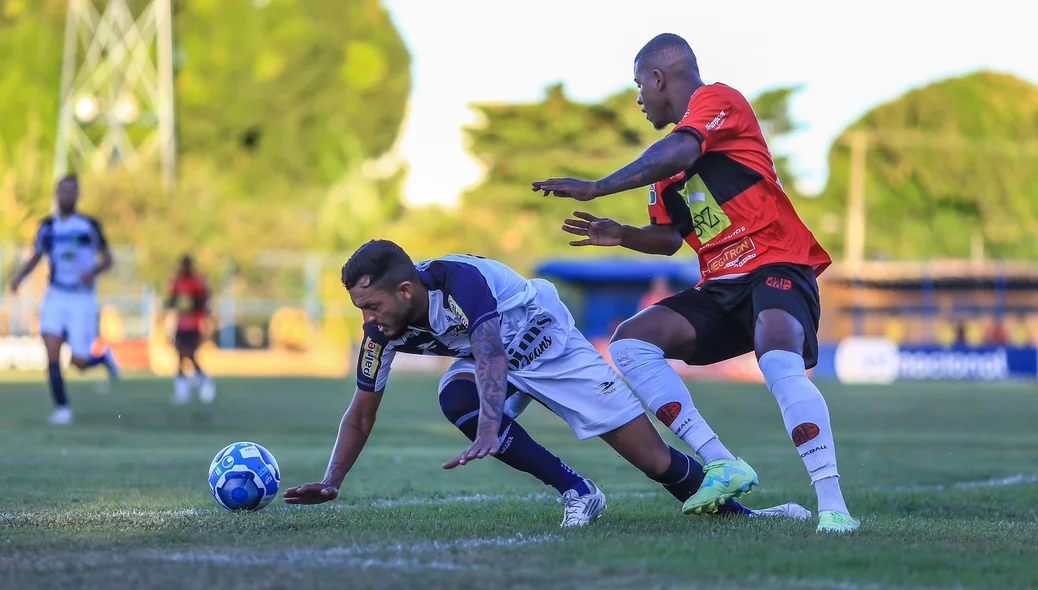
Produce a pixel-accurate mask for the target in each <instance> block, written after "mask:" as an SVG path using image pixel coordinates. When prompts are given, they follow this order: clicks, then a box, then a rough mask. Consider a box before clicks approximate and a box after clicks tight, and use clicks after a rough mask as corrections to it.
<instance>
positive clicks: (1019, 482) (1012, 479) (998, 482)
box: [877, 473, 1038, 492]
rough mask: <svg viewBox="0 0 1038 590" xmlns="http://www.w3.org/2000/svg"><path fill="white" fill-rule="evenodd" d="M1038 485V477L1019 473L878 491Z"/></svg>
mask: <svg viewBox="0 0 1038 590" xmlns="http://www.w3.org/2000/svg"><path fill="white" fill-rule="evenodd" d="M1036 483H1038V475H1024V474H1023V473H1018V474H1016V475H1010V476H1009V477H998V478H993V479H984V480H980V481H959V482H954V483H948V484H940V483H939V484H933V485H925V486H904V487H896V488H885V489H884V488H879V489H877V491H894V492H944V491H948V490H973V489H977V488H1005V487H1009V486H1026V485H1032V484H1036Z"/></svg>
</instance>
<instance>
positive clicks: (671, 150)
mask: <svg viewBox="0 0 1038 590" xmlns="http://www.w3.org/2000/svg"><path fill="white" fill-rule="evenodd" d="M701 153H702V146H701V144H700V143H699V140H698V139H696V137H695V136H693V135H691V134H689V133H672V134H670V135H668V136H667V137H664V138H663V139H661V140H659V141H657V142H656V143H654V144H652V145H651V146H649V149H647V150H645V152H644V153H642V155H641V156H639V157H638V159H637V160H635V161H633V162H631V163H630V164H628V165H626V166H624V167H623V168H621V169H620V170H617V171H616V172H614V173H612V174H610V175H609V176H606V177H605V178H602V179H600V180H596V181H593V182H592V181H587V180H577V179H574V178H551V179H548V180H544V181H538V182H534V183H533V190H535V191H544V195H545V196H548V194H549V193H550V194H553V195H555V196H556V197H568V198H571V199H576V200H578V201H590V200H592V199H597V198H598V197H604V196H606V195H611V194H614V193H622V192H624V191H626V190H631V189H634V188H638V187H641V186H648V185H650V184H652V183H654V182H659V181H661V180H665V179H667V178H670V177H671V176H674V175H675V174H677V173H679V172H683V171H685V170H688V169H689V168H691V167H692V165H693V164H695V163H696V160H697V159H699V156H700V154H701Z"/></svg>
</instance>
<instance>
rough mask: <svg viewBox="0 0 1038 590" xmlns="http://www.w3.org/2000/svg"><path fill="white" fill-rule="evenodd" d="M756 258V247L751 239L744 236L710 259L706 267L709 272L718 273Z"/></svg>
mask: <svg viewBox="0 0 1038 590" xmlns="http://www.w3.org/2000/svg"><path fill="white" fill-rule="evenodd" d="M756 257H757V245H756V244H754V243H753V238H751V237H749V236H746V237H745V238H743V239H741V240H739V241H738V242H735V243H734V244H732V245H731V246H728V247H727V248H725V249H724V250H722V251H721V253H720V254H718V255H717V256H714V257H713V258H711V259H710V261H709V262H707V264H706V267H707V269H709V271H710V272H718V271H721V270H724V269H726V268H734V267H739V266H742V265H744V264H746V263H747V262H748V261H750V260H753V259H754V258H756Z"/></svg>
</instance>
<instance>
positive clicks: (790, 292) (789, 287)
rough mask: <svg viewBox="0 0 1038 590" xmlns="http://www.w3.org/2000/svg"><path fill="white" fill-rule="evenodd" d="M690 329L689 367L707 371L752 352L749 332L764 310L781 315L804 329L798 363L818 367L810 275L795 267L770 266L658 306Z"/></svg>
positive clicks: (814, 286)
mask: <svg viewBox="0 0 1038 590" xmlns="http://www.w3.org/2000/svg"><path fill="white" fill-rule="evenodd" d="M657 305H662V306H664V307H667V308H668V309H672V310H674V311H676V312H678V313H680V314H681V315H682V316H684V317H685V319H687V320H688V321H689V323H691V324H692V327H694V328H695V329H696V347H695V352H694V353H693V355H692V358H689V359H683V360H684V361H685V362H686V363H688V364H690V365H709V364H713V363H716V362H720V361H723V360H727V359H730V358H734V357H737V356H740V355H743V354H746V353H747V352H750V351H752V350H753V328H754V324H755V323H756V321H757V315H758V314H760V312H762V311H764V310H765V309H781V310H782V311H785V312H787V313H789V314H790V315H792V316H793V317H794V318H796V319H797V320H798V321H799V322H800V325H802V326H803V327H804V363H805V364H806V365H807V368H808V369H810V368H812V367H814V366H815V365H816V364H818V319H819V316H820V315H821V308H820V303H819V299H818V281H816V280H815V273H814V270H813V269H811V268H810V267H807V266H801V265H796V264H770V265H767V266H762V267H760V268H758V269H756V270H754V271H753V272H751V273H749V274H747V275H745V276H742V277H738V278H734V279H715V280H712V281H707V282H706V283H705V284H704V285H703V286H702V287H700V288H699V289H687V290H685V291H682V292H681V293H678V294H677V295H673V296H671V297H668V298H666V299H664V300H663V301H660V302H659V303H658V304H657Z"/></svg>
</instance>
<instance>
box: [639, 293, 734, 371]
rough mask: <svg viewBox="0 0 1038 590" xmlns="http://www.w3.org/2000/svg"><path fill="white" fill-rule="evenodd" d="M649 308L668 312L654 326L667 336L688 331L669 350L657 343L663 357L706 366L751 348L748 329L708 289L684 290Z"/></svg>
mask: <svg viewBox="0 0 1038 590" xmlns="http://www.w3.org/2000/svg"><path fill="white" fill-rule="evenodd" d="M721 288H728V286H727V285H725V286H722V287H721ZM732 288H737V287H734V286H732ZM653 308H664V309H666V310H667V311H669V312H671V313H669V314H668V315H666V316H661V317H660V318H659V320H658V321H657V323H656V325H655V326H654V327H656V328H658V329H660V330H661V331H669V334H668V335H667V338H671V337H672V335H673V334H674V333H678V334H689V333H691V336H692V337H691V339H690V340H687V341H684V342H680V341H677V342H673V343H672V347H671V348H670V349H668V348H664V347H662V346H660V348H662V349H663V352H664V354H665V355H666V356H667V358H673V359H678V360H682V361H685V362H686V363H688V364H690V365H709V364H713V363H716V362H719V361H723V360H727V359H730V358H733V357H737V356H739V355H742V354H746V353H747V352H749V351H751V350H753V339H752V337H751V333H750V331H749V330H748V329H747V328H745V327H744V326H743V324H742V323H741V322H740V321H739V319H738V317H737V314H733V312H732V311H731V310H729V309H727V308H726V307H725V306H724V305H722V304H721V303H719V300H718V295H716V294H714V293H712V292H710V291H707V290H698V289H688V290H685V291H682V292H681V293H678V294H677V295H673V296H671V297H668V298H666V299H664V300H662V301H660V302H659V303H657V304H656V305H654V306H652V307H650V308H649V309H653ZM646 311H648V310H646ZM636 317H637V316H636ZM689 328H691V332H689Z"/></svg>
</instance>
